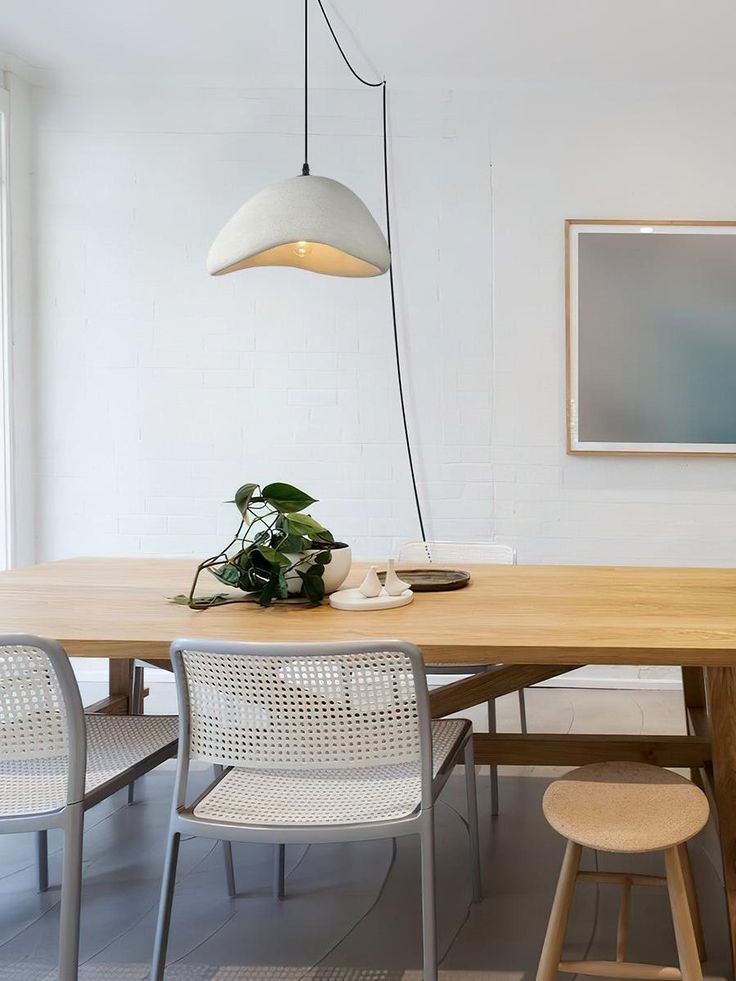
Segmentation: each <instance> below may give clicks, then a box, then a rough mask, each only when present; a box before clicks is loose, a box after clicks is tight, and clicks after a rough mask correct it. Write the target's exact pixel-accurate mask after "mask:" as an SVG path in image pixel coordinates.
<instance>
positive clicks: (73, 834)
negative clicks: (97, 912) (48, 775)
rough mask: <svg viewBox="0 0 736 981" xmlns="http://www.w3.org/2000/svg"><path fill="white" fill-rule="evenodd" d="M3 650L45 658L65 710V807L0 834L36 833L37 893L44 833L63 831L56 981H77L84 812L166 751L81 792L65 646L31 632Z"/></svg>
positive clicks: (83, 750) (82, 740)
mask: <svg viewBox="0 0 736 981" xmlns="http://www.w3.org/2000/svg"><path fill="white" fill-rule="evenodd" d="M2 647H32V648H35V649H36V650H39V651H42V652H43V653H44V654H45V655H46V657H47V658H48V659H49V663H50V664H51V667H52V668H53V671H54V674H55V675H56V680H57V683H58V685H59V691H60V694H61V700H62V703H63V706H64V711H65V721H64V731H65V735H66V741H67V757H68V776H67V792H66V803H65V804H63V805H62V806H61V807H60V808H58V809H57V810H54V811H43V812H34V813H30V814H27V815H25V814H23V815H12V816H2V815H0V834H25V833H29V832H35V833H36V857H37V861H38V879H39V886H40V888H41V891H44V890H45V889H46V888H48V864H47V862H48V838H47V832H48V831H51V830H54V829H57V828H59V829H61V830H62V831H63V832H64V859H63V867H62V878H61V913H60V924H59V981H76V979H77V974H78V967H79V964H78V962H79V921H80V910H81V899H82V850H83V835H84V813H85V811H87V810H89V808H90V807H94V806H95V804H99V803H100V802H101V801H103V800H105V798H107V797H110V796H111V795H112V794H114V793H117V791H119V790H122V789H123V788H124V787H126V786H128V785H129V784H130V783H131V781H133V780H136V779H137V778H138V777H141V776H143V775H144V774H145V773H148V772H149V770H152V769H153V768H154V767H156V766H158V765H159V764H160V763H163V762H164V761H165V760H167V759H169V758H170V757H171V755H172V753H171V751H170V749H169V748H168V747H165V748H163V749H161V750H159V751H158V752H156V753H155V754H153V755H151V756H148V757H146V758H145V760H142V761H141V762H140V763H137V764H136V765H135V766H132V767H129V768H128V769H127V770H124V771H121V773H119V774H117V775H116V776H115V777H113V778H111V779H110V780H107V781H105V783H102V784H100V785H99V786H97V787H95V788H94V790H92V791H91V792H90V793H89V794H87V793H86V792H85V784H86V779H87V726H86V723H85V718H84V706H83V704H82V696H81V694H80V691H79V685H78V684H77V679H76V677H75V676H74V670H73V668H72V666H71V662H70V661H69V658H68V656H67V654H66V651H65V650H64V648H63V647H62V646H61V645H60V644H58V643H57V642H56V641H54V640H49V639H47V638H43V637H34V636H32V635H30V634H4V635H0V648H2Z"/></svg>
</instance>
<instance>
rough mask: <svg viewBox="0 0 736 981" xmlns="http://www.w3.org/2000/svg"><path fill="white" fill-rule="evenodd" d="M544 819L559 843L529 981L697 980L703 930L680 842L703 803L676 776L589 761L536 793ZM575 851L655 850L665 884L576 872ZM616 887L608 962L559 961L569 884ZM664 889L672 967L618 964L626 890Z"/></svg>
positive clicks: (694, 826) (704, 810) (693, 827)
mask: <svg viewBox="0 0 736 981" xmlns="http://www.w3.org/2000/svg"><path fill="white" fill-rule="evenodd" d="M543 807H544V816H545V817H546V818H547V820H548V821H549V823H550V824H551V825H552V827H553V828H554V829H555V831H558V832H559V833H560V834H561V835H563V836H564V837H565V838H567V849H566V851H565V857H564V859H563V862H562V869H561V871H560V878H559V881H558V883H557V891H556V893H555V899H554V903H553V905H552V912H551V913H550V918H549V924H548V926H547V935H546V937H545V940H544V947H543V948H542V956H541V958H540V961H539V968H538V970H537V981H555V979H556V977H557V972H558V971H562V972H564V973H569V974H583V975H588V976H590V977H610V978H644V979H648V981H654V979H657V981H702V977H703V972H702V970H701V967H700V962H701V960H705V945H704V941H703V928H702V925H701V922H700V913H699V911H698V902H697V897H696V894H695V885H694V881H693V877H692V871H691V869H690V860H689V857H688V852H687V846H686V844H685V842H686V841H688V840H689V839H690V838H692V837H693V836H694V835H696V834H697V833H698V832H699V831H700V830H701V829H702V828H703V826H704V825H705V823H706V822H707V820H708V810H709V809H708V800H707V798H706V796H705V794H704V793H703V792H702V790H699V789H698V787H696V786H695V785H694V784H692V783H690V781H689V780H686V779H685V778H684V777H681V776H678V775H677V774H676V773H672V772H671V771H669V770H663V769H660V768H659V767H657V766H648V765H646V764H643V763H594V764H592V765H591V766H583V767H580V769H578V770H574V771H573V772H572V773H569V774H568V775H567V776H566V777H563V778H562V779H561V780H557V781H555V783H553V784H551V785H550V787H549V788H548V789H547V792H546V793H545V795H544V804H543ZM583 848H594V849H596V850H597V851H602V852H627V853H632V854H633V853H637V852H653V851H663V852H664V858H665V867H666V871H667V876H666V878H664V877H662V876H653V875H628V874H626V873H617V872H580V871H579V865H580V856H581V853H582V850H583ZM577 880H582V881H587V882H602V883H614V884H616V885H620V886H622V895H621V906H620V910H619V917H618V931H617V937H616V960H615V961H563V960H561V957H562V945H563V943H564V939H565V930H566V928H567V920H568V916H569V914H570V906H571V904H572V898H573V893H574V891H575V883H576V882H577ZM663 885H666V886H667V889H668V891H669V897H670V906H671V908H672V920H673V922H674V927H675V938H676V940H677V954H678V959H679V963H680V969H679V970H678V969H677V968H675V967H658V966H656V965H654V964H633V963H629V962H627V961H626V960H625V957H626V942H627V939H628V932H629V911H630V903H631V887H632V886H663Z"/></svg>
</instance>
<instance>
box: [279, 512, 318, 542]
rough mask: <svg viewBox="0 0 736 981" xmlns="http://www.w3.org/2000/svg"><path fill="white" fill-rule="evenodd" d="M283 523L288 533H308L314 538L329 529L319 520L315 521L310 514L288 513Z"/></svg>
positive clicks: (308, 535)
mask: <svg viewBox="0 0 736 981" xmlns="http://www.w3.org/2000/svg"><path fill="white" fill-rule="evenodd" d="M282 524H283V528H284V531H285V532H286V533H287V534H288V535H306V536H307V537H309V538H312V539H313V538H319V536H320V534H321V533H322V532H325V531H327V529H326V528H324V527H323V526H322V525H321V524H320V523H319V521H315V520H314V518H312V517H311V516H310V515H308V514H286V515H284V518H283V521H282Z"/></svg>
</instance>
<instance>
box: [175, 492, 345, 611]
mask: <svg viewBox="0 0 736 981" xmlns="http://www.w3.org/2000/svg"><path fill="white" fill-rule="evenodd" d="M229 503H233V504H235V506H236V507H237V509H238V511H239V512H240V525H239V527H238V530H237V532H236V534H235V537H234V538H233V540H232V541H231V542H230V543H229V544H228V545H227V546H225V548H224V549H223V550H222V551H221V552H218V553H217V555H213V556H212V557H211V558H209V559H206V560H205V561H204V562H202V563H201V564H200V565H199V567H198V568H197V573H196V575H195V578H194V582H193V583H192V588H191V590H190V593H189V596H188V597H186V602H187V604H188V605H189V606H191V607H194V608H195V609H202V608H206V607H209V606H217V605H220V604H222V603H231V602H242V600H243V599H246V598H247V599H248V600H251V601H256V602H258V603H260V605H261V606H270V605H271V603H272V602H273V601H274V600H284V599H287V598H288V597H289V596H298V597H301V598H303V599H305V600H306V601H307V602H309V603H311V604H313V605H317V604H318V603H320V602H321V601H322V599H323V598H324V596H325V594H326V593H330V592H334V591H335V590H336V589H339V587H340V586H341V585H342V583H343V582H344V580H345V578H346V577H347V574H348V572H349V571H350V563H351V552H350V546H349V545H346V544H345V543H344V542H336V541H335V540H334V537H333V535H332V533H331V532H330V531H328V529H327V528H325V527H324V525H321V524H320V523H319V522H318V521H316V520H315V519H314V518H313V517H311V515H309V514H305V513H304V511H305V509H306V508H308V507H309V506H310V504H315V503H316V501H315V498H313V497H310V495H309V494H306V493H305V492H304V491H302V490H299V488H297V487H292V485H291V484H283V483H273V484H268V485H267V486H265V487H263V488H262V489H261V487H260V486H259V485H258V484H243V485H242V487H239V488H238V490H237V491H236V492H235V497H234V498H233V500H232V502H229ZM204 569H207V570H208V571H209V572H210V573H211V574H212V575H213V576H214V577H215V578H216V579H218V580H219V581H220V582H221V583H223V584H224V585H226V586H231V587H234V588H236V589H240V590H242V591H243V592H244V593H246V594H248V595H247V597H242V598H240V599H238V598H237V597H235V598H234V597H233V595H232V594H231V593H230V594H228V593H225V594H223V593H219V594H217V595H216V596H207V597H201V598H195V596H194V590H195V588H196V585H197V580H198V579H199V575H200V573H201V572H202V571H203V570H204ZM176 599H177V601H179V602H181V601H182V600H184V597H177V598H176Z"/></svg>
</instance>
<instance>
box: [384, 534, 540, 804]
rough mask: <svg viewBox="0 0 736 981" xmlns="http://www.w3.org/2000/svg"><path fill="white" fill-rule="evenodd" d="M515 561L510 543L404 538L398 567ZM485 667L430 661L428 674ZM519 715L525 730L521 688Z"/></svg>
mask: <svg viewBox="0 0 736 981" xmlns="http://www.w3.org/2000/svg"><path fill="white" fill-rule="evenodd" d="M463 562H465V563H467V564H469V565H472V564H476V565H515V564H516V552H515V551H514V549H513V548H511V546H510V545H492V544H490V543H486V542H407V543H406V544H405V545H402V546H401V549H400V550H399V569H401V567H402V566H403V567H404V568H411V567H412V566H422V565H445V566H452V565H453V564H462V563H463ZM486 670H488V669H487V668H485V667H479V666H478V665H477V664H476V665H456V664H453V665H452V666H448V667H444V666H438V667H436V666H435V665H431V666H430V668H429V673H430V674H440V675H441V674H480V673H481V672H483V671H486ZM519 716H520V718H521V731H522V732H524V733H525V732H526V731H527V724H526V698H525V696H524V689H523V688H522V689H520V690H519ZM488 731H489V732H496V702H495V699H489V701H488ZM491 814H493V815H496V814H498V767H497V766H491Z"/></svg>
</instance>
